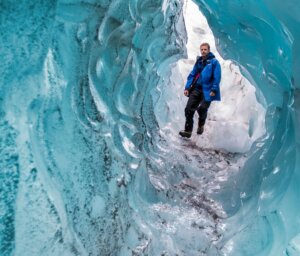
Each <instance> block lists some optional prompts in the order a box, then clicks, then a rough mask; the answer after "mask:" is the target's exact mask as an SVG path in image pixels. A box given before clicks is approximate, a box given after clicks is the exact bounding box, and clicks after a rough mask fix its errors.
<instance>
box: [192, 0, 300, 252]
mask: <svg viewBox="0 0 300 256" xmlns="http://www.w3.org/2000/svg"><path fill="white" fill-rule="evenodd" d="M197 3H198V4H199V6H200V7H201V9H202V10H203V12H204V13H205V15H206V17H207V18H208V22H209V24H210V25H211V27H212V29H213V31H214V33H215V36H216V37H217V38H218V39H219V40H220V41H219V42H220V43H219V48H220V51H221V52H222V54H223V56H225V57H226V58H231V59H234V60H235V61H237V62H238V63H239V64H240V65H241V66H242V67H243V68H244V69H245V73H249V74H250V75H251V77H252V78H253V79H254V81H255V83H256V85H257V86H258V87H259V88H260V90H261V91H262V92H263V94H264V97H265V98H266V101H267V106H268V108H267V111H268V113H267V117H266V125H267V130H268V136H267V137H266V138H265V141H264V142H263V144H262V145H261V144H260V143H258V144H257V145H256V147H255V148H253V155H252V156H251V157H250V159H249V160H248V162H247V163H246V164H245V166H244V168H243V173H242V174H241V177H240V179H238V180H237V183H238V185H237V187H238V190H239V193H240V195H241V200H240V207H241V208H240V210H239V213H238V214H236V216H235V217H233V218H232V222H230V224H229V225H235V224H237V223H239V226H240V229H239V230H240V231H239V232H237V230H234V234H233V233H231V232H230V234H228V235H229V236H231V235H233V238H231V239H229V241H228V242H227V244H226V245H225V250H224V251H226V252H227V253H228V254H229V255H298V254H299V245H298V244H299V242H297V241H299V238H298V234H299V223H298V218H299V206H298V203H297V199H296V198H297V197H298V196H299V186H298V184H299V164H298V159H299V155H298V154H299V153H298V152H299V149H298V145H299V135H298V131H297V127H298V123H299V117H298V116H299V106H298V105H299V104H298V101H299V100H298V97H299V96H298V94H299V93H298V90H299V89H298V88H299V85H300V80H299V56H298V54H297V52H298V51H299V29H298V27H299V16H298V13H299V10H300V9H299V4H298V3H296V1H287V2H285V3H283V2H279V1H259V2H253V1H230V2H222V1H197ZM250 209H251V210H250ZM233 223H235V224H233ZM285 247H288V248H285Z"/></svg>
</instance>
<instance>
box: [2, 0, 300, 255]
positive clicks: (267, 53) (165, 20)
mask: <svg viewBox="0 0 300 256" xmlns="http://www.w3.org/2000/svg"><path fill="white" fill-rule="evenodd" d="M195 3H196V4H197V5H198V6H199V8H200V10H201V12H202V13H203V14H204V15H205V17H206V18H207V21H208V24H209V25H210V27H211V29H212V31H213V33H214V36H215V39H216V46H217V49H218V50H219V53H220V54H221V55H222V57H223V58H224V59H226V60H231V61H232V62H233V63H235V65H237V66H239V68H240V70H241V72H242V73H243V75H244V76H245V77H246V78H247V79H248V80H249V81H250V82H251V83H252V84H253V85H254V86H255V87H256V98H257V100H258V101H259V104H261V105H262V106H263V107H264V109H265V110H266V113H265V115H264V125H265V132H264V134H263V135H262V136H258V135H257V134H256V135H253V134H255V131H256V129H257V125H258V124H259V122H258V119H257V118H258V115H253V116H254V117H255V118H254V119H253V120H252V121H251V122H250V123H248V126H247V127H248V128H249V131H248V134H250V135H249V136H250V137H251V136H252V138H253V140H252V141H251V145H250V144H249V145H250V146H249V145H248V146H247V150H241V148H238V149H237V148H231V149H232V150H227V151H226V150H222V147H223V148H224V147H226V146H228V145H221V144H218V143H217V142H216V144H215V146H220V149H216V147H208V145H207V143H208V142H207V141H204V142H205V143H206V144H205V145H204V146H202V144H201V142H199V141H196V142H195V141H193V140H192V141H183V140H180V139H178V138H177V134H175V130H176V129H177V126H176V125H177V124H179V123H180V121H182V120H183V117H182V119H181V120H177V119H176V118H177V115H180V114H178V113H179V112H180V111H182V110H183V109H182V108H178V109H177V105H176V101H175V100H174V97H178V102H179V103H180V102H181V103H180V104H182V96H181V94H182V91H178V92H176V93H177V94H176V93H174V92H172V93H171V94H168V93H166V92H167V89H170V88H171V85H172V84H173V82H174V81H173V82H172V81H171V80H172V79H174V77H175V78H176V74H174V73H173V74H172V72H174V69H173V68H174V66H175V65H176V62H177V61H178V60H180V59H184V58H186V57H187V50H186V43H187V37H188V36H187V33H186V27H185V24H186V20H187V19H188V17H187V16H185V17H184V2H183V1H179V0H164V1H162V0H154V1H153V0H143V1H141V0H129V1H121V0H112V1H106V0H101V1H96V0H86V1H75V0H64V1H59V0H57V1H33V0H31V1H12V0H10V1H2V2H1V3H0V18H1V23H0V31H1V39H0V45H1V46H0V57H1V64H0V71H1V77H0V116H1V119H0V130H1V133H0V149H1V158H0V167H1V168H0V188H1V189H0V255H234V256H235V255H299V254H300V237H299V230H300V228H299V217H300V213H299V209H300V208H299V205H298V196H299V192H300V191H299V182H300V181H299V178H300V177H299V160H298V159H299V139H300V138H299V132H298V127H299V126H300V123H299V108H300V105H299V95H300V94H299V86H300V72H299V66H300V59H299V54H298V52H299V51H300V43H299V39H300V35H299V34H300V30H299V27H300V26H299V23H300V19H299V15H298V14H299V13H300V5H299V4H298V3H297V2H296V1H295V0H288V1H285V2H284V3H283V2H279V1H277V0H272V1H270V0H261V1H249V0H245V1H237V0H233V1H216V0H214V1H213V0H211V1H210V0H206V1H200V0H197V1H195ZM171 74H172V75H171ZM178 79H179V77H178ZM172 88H173V87H172ZM173 89H174V88H173ZM179 95H180V96H179ZM245 100H246V99H245ZM174 102H175V103H174ZM163 103H167V104H166V105H164V104H163ZM168 103H169V104H168ZM180 104H178V106H179V105H180ZM163 106H164V107H163ZM215 108H217V107H215ZM174 113H175V114H174ZM176 113H177V114H176ZM216 116H218V115H216ZM253 116H252V117H253ZM216 118H217V117H216ZM209 121H210V122H211V124H213V122H214V115H213V114H212V115H211V120H209ZM222 122H223V124H224V127H225V128H226V120H222ZM233 127H234V126H233ZM217 128H220V127H217ZM221 128H222V127H221ZM241 134H242V133H241ZM250 137H249V138H250ZM211 138H213V137H211ZM227 149H228V148H227ZM243 149H245V147H244V148H243Z"/></svg>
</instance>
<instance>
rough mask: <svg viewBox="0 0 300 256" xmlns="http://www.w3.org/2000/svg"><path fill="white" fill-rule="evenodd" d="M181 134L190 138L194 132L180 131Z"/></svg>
mask: <svg viewBox="0 0 300 256" xmlns="http://www.w3.org/2000/svg"><path fill="white" fill-rule="evenodd" d="M179 135H180V136H181V137H185V138H190V137H191V136H192V132H188V131H180V132H179Z"/></svg>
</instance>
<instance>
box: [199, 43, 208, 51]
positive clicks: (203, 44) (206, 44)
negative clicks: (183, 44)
mask: <svg viewBox="0 0 300 256" xmlns="http://www.w3.org/2000/svg"><path fill="white" fill-rule="evenodd" d="M201 46H207V47H208V50H210V45H209V43H202V44H201V45H200V48H201Z"/></svg>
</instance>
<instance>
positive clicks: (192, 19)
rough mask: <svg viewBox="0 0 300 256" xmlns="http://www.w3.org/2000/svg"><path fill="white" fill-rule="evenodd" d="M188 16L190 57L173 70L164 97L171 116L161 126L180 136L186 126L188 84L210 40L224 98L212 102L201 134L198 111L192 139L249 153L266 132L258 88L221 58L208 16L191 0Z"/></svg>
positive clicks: (187, 10) (186, 6) (185, 10)
mask: <svg viewBox="0 0 300 256" xmlns="http://www.w3.org/2000/svg"><path fill="white" fill-rule="evenodd" d="M184 17H185V23H186V30H187V34H188V43H187V53H188V59H183V60H180V61H179V62H178V63H177V64H176V65H175V66H174V68H173V70H172V75H171V79H172V81H171V82H172V83H171V85H170V88H169V95H165V96H164V97H163V99H164V100H167V101H168V103H167V104H168V109H169V113H168V117H169V118H167V119H168V123H166V121H165V120H159V122H160V123H164V122H165V123H164V124H163V125H162V126H161V127H162V131H163V132H165V133H166V134H169V133H170V132H171V133H173V135H174V134H177V135H178V131H179V130H182V129H183V128H184V123H185V117H184V108H185V105H186V102H187V100H188V98H186V97H184V96H183V90H184V85H185V83H186V78H187V76H188V74H189V72H190V71H191V70H192V68H193V65H194V63H195V60H196V57H197V55H200V52H199V46H200V44H201V43H203V42H208V43H209V44H210V46H211V52H213V53H214V54H215V56H216V58H217V59H218V60H219V62H220V64H221V67H222V81H221V86H220V87H221V98H222V100H221V101H220V102H216V101H215V102H213V103H212V104H211V107H210V108H209V112H208V118H207V121H206V125H205V131H204V133H203V135H201V136H199V135H197V134H196V129H197V127H196V126H197V123H198V115H197V113H196V114H195V116H194V124H195V125H194V130H193V135H192V138H191V140H193V141H195V142H196V144H197V145H198V146H200V147H202V148H210V149H211V148H213V149H221V150H226V151H229V152H238V153H245V152H247V151H248V150H249V149H250V147H251V145H252V144H253V142H254V141H255V140H256V139H258V138H259V137H261V136H262V135H264V134H265V112H266V111H265V109H264V107H263V106H262V105H261V104H260V103H258V102H257V99H256V95H255V93H256V89H255V87H254V86H253V85H252V84H251V83H250V82H249V81H248V80H247V79H246V78H245V77H243V75H242V74H241V72H240V69H239V67H238V66H236V65H235V64H234V63H233V62H232V61H230V60H223V59H222V58H221V56H220V54H219V53H218V51H217V50H216V46H215V39H214V36H213V34H212V31H211V30H210V28H209V26H208V23H207V21H206V18H205V17H204V15H203V14H202V13H201V12H200V11H199V8H198V6H197V5H196V4H195V3H194V2H193V1H191V0H188V1H185V6H184ZM162 90H163V89H162ZM174 94H175V95H174ZM160 107H161V106H160ZM162 119H163V117H162Z"/></svg>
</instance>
